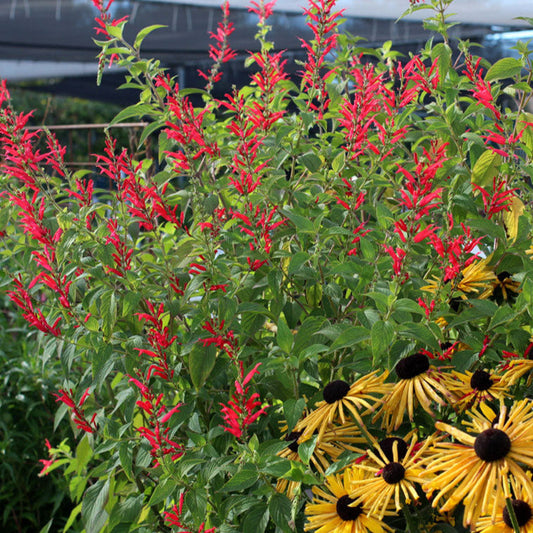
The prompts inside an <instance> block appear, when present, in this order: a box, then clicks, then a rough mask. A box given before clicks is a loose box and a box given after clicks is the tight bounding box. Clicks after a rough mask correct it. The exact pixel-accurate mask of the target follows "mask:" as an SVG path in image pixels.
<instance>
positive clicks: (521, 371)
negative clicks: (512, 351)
mask: <svg viewBox="0 0 533 533" xmlns="http://www.w3.org/2000/svg"><path fill="white" fill-rule="evenodd" d="M503 369H504V370H505V373H504V374H502V378H501V382H502V384H505V386H506V387H511V386H512V385H514V384H515V383H516V382H517V381H518V380H519V379H520V378H521V377H522V376H524V375H525V374H527V373H528V372H529V371H530V370H531V369H533V359H512V360H511V361H509V362H507V363H506V364H505V365H504V367H503Z"/></svg>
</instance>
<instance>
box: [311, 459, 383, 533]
mask: <svg viewBox="0 0 533 533" xmlns="http://www.w3.org/2000/svg"><path fill="white" fill-rule="evenodd" d="M364 475H365V473H364V472H363V471H361V470H352V469H348V470H345V471H344V473H343V474H340V475H333V476H329V477H327V478H326V486H325V488H324V489H322V488H320V487H316V486H315V487H313V501H312V503H308V504H307V505H306V507H305V515H306V517H307V523H306V524H305V527H304V529H305V531H311V530H313V531H316V533H385V532H387V531H390V532H392V531H393V530H392V529H391V528H390V527H389V526H388V525H386V524H384V523H383V522H381V521H380V520H378V519H377V518H375V517H372V516H370V513H369V512H368V510H367V508H366V507H365V505H364V504H363V505H360V504H358V505H354V502H353V499H352V498H351V497H350V496H349V494H348V488H349V487H350V486H351V485H353V483H355V482H357V481H359V480H360V479H362V477H363V476H364ZM390 514H392V513H386V515H390Z"/></svg>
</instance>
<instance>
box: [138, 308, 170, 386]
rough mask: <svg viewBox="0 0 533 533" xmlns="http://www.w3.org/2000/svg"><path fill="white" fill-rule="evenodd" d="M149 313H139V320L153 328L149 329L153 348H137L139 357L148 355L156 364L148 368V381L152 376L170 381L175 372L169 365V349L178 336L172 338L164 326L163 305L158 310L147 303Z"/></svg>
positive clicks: (149, 339) (149, 337)
mask: <svg viewBox="0 0 533 533" xmlns="http://www.w3.org/2000/svg"><path fill="white" fill-rule="evenodd" d="M146 305H147V307H148V310H149V313H137V317H138V318H139V320H145V321H146V322H147V323H148V324H151V326H150V327H149V328H148V335H147V338H148V342H149V344H150V346H151V348H152V349H151V350H148V349H145V348H135V349H136V350H137V351H138V352H139V355H148V356H149V357H150V358H152V359H153V360H154V361H155V362H154V363H153V364H151V365H150V366H149V368H148V371H147V374H146V379H148V380H149V379H150V377H151V376H152V375H156V376H159V377H160V378H162V379H164V380H165V381H168V380H170V379H172V378H173V377H174V370H173V369H171V368H170V367H169V365H168V354H167V350H166V349H167V348H169V347H170V346H171V345H172V344H173V343H174V341H175V340H176V339H177V336H176V335H174V336H172V337H171V336H170V334H169V329H168V327H167V326H164V325H163V316H164V314H165V309H164V306H163V304H162V303H161V304H159V307H158V308H157V310H156V309H155V307H154V305H153V304H152V303H151V302H149V301H146Z"/></svg>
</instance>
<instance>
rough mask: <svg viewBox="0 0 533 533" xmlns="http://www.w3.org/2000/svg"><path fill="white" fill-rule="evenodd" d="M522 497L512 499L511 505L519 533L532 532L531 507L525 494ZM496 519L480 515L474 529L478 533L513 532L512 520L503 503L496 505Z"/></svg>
mask: <svg viewBox="0 0 533 533" xmlns="http://www.w3.org/2000/svg"><path fill="white" fill-rule="evenodd" d="M522 498H523V499H512V500H511V506H512V508H513V512H514V515H515V518H516V522H517V524H518V528H519V531H520V533H533V507H532V505H531V500H530V499H529V497H528V496H527V494H523V495H522ZM497 509H498V512H497V513H496V521H493V520H492V517H491V516H482V517H480V519H479V520H478V521H477V524H476V531H477V532H478V533H513V532H514V528H513V522H512V519H511V516H510V513H509V510H508V509H507V506H506V505H505V502H504V501H503V502H500V503H499V504H498V506H497Z"/></svg>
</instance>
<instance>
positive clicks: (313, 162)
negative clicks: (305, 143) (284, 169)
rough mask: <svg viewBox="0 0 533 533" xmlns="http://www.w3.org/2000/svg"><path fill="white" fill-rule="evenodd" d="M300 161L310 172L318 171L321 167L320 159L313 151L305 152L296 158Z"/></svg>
mask: <svg viewBox="0 0 533 533" xmlns="http://www.w3.org/2000/svg"><path fill="white" fill-rule="evenodd" d="M298 162H299V163H301V164H302V165H303V166H304V167H305V168H306V169H307V170H309V171H310V172H318V171H319V170H320V168H321V167H322V161H321V159H320V157H318V156H317V155H316V154H315V153H314V152H307V153H306V154H303V155H301V156H300V157H299V158H298Z"/></svg>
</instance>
